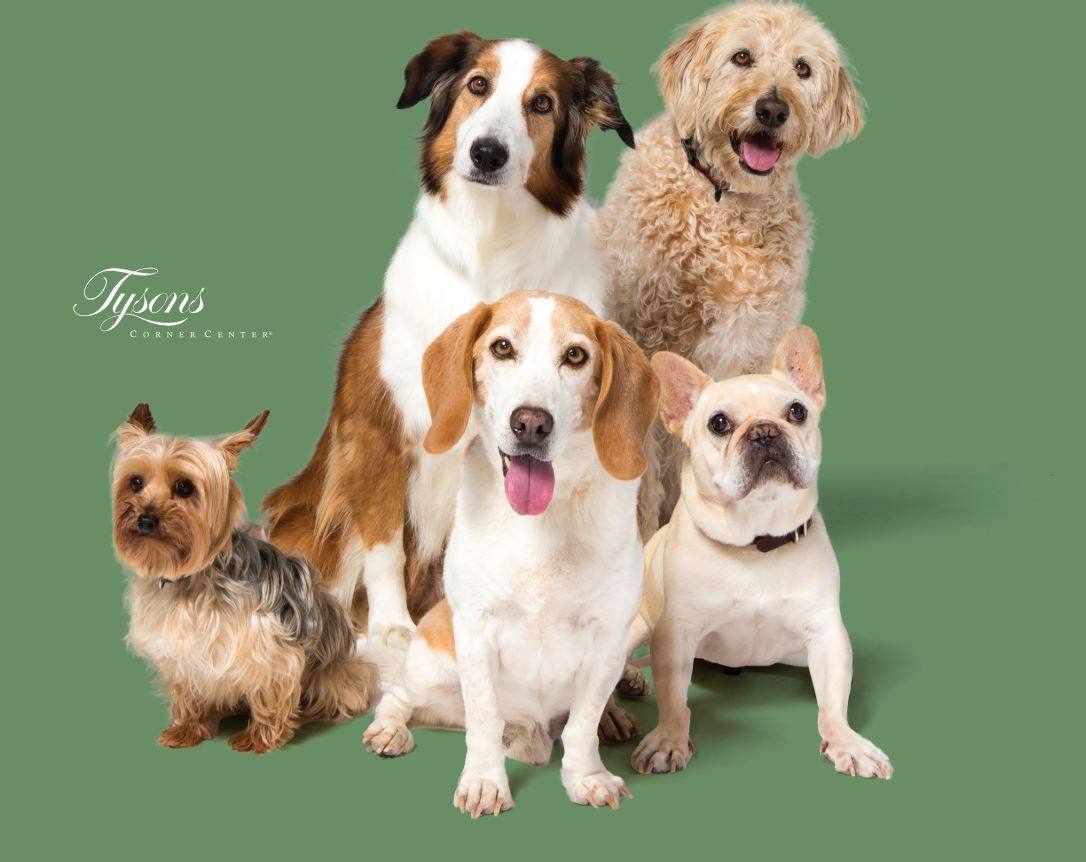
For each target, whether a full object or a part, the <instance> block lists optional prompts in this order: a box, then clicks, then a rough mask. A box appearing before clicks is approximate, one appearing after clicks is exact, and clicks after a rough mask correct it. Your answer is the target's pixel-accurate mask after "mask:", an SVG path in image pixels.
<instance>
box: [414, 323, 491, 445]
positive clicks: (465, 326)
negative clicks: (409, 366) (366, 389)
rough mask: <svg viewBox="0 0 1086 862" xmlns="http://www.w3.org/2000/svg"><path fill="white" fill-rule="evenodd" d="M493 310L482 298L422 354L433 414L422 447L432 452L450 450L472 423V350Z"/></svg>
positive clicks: (427, 394) (424, 380)
mask: <svg viewBox="0 0 1086 862" xmlns="http://www.w3.org/2000/svg"><path fill="white" fill-rule="evenodd" d="M492 314H493V309H492V308H491V306H489V305H487V304H486V303H484V302H480V303H479V304H478V305H477V306H475V308H473V309H472V310H471V311H469V312H468V313H467V314H462V315H460V317H458V318H456V320H454V321H453V322H452V323H450V324H449V326H448V328H447V329H446V330H445V331H444V332H442V333H441V335H439V336H438V337H437V338H435V339H434V340H433V342H431V344H430V346H429V347H427V348H426V352H425V353H424V354H423V356H422V388H423V389H424V390H425V391H426V403H427V404H428V405H429V407H430V418H431V422H430V430H429V431H427V432H426V439H424V440H423V441H422V447H423V448H424V449H425V450H426V451H427V452H429V453H430V454H431V455H440V454H441V453H442V452H447V451H449V450H450V449H451V448H452V447H453V446H455V445H456V444H457V442H459V440H460V438H461V437H463V436H464V431H465V430H466V429H467V427H468V419H469V418H470V417H471V403H472V400H473V399H474V395H475V368H474V363H473V361H472V350H473V349H474V347H475V341H476V340H477V339H478V338H479V336H480V335H482V333H483V330H484V329H485V328H486V327H487V325H488V324H489V323H490V318H491V316H492Z"/></svg>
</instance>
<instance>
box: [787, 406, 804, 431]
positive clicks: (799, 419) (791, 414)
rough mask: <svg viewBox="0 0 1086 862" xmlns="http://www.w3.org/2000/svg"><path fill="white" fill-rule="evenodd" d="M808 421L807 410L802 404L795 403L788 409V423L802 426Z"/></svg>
mask: <svg viewBox="0 0 1086 862" xmlns="http://www.w3.org/2000/svg"><path fill="white" fill-rule="evenodd" d="M806 419H807V408H806V407H804V406H803V405H802V404H800V403H799V402H798V401H793V402H792V406H791V407H789V408H788V421H789V422H795V423H796V424H797V425H801V424H803V422H804V421H805V420H806Z"/></svg>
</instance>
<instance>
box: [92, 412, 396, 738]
mask: <svg viewBox="0 0 1086 862" xmlns="http://www.w3.org/2000/svg"><path fill="white" fill-rule="evenodd" d="M267 418H268V411H266V410H265V411H264V412H263V413H261V414H260V415H259V416H257V417H256V418H255V419H253V420H252V421H251V422H249V424H248V425H246V426H245V427H244V428H243V429H242V430H241V431H239V432H238V433H236V434H231V435H229V436H227V437H223V438H220V439H217V440H198V439H188V438H181V437H170V436H167V435H165V434H159V433H157V431H156V429H155V422H154V419H153V418H152V417H151V411H150V409H149V408H148V406H147V405H146V404H140V405H138V406H137V407H136V409H135V410H133V411H132V415H131V416H129V417H128V421H127V422H126V423H125V424H123V425H122V426H121V427H120V428H119V429H117V434H116V440H117V458H116V461H115V464H114V470H113V522H114V524H113V541H114V545H115V547H116V550H117V556H118V558H119V559H120V560H121V562H122V563H124V564H125V565H126V566H127V567H129V568H130V569H131V570H132V572H133V573H134V575H133V577H132V578H131V580H130V582H129V587H128V605H129V610H130V613H131V624H130V627H129V632H128V643H129V645H130V646H131V647H132V649H133V650H134V651H135V652H136V653H138V654H139V655H140V656H142V657H143V658H144V659H146V660H147V662H148V663H150V664H151V665H152V666H153V667H154V668H155V669H156V670H157V671H158V676H159V679H160V681H161V683H162V685H163V687H164V689H165V693H166V694H167V695H168V697H169V699H170V715H171V719H172V721H171V723H170V726H169V727H168V728H167V729H166V730H165V731H163V733H162V735H161V736H160V737H159V742H160V743H161V744H162V745H164V746H166V747H168V748H186V747H189V746H193V745H198V744H199V743H201V742H203V741H204V740H205V739H211V738H212V737H213V736H214V735H215V732H216V729H217V726H218V721H219V719H220V717H222V716H224V715H229V714H233V713H241V712H248V714H249V724H248V726H247V727H246V728H245V729H244V730H242V731H241V732H239V733H237V734H235V735H234V736H232V737H231V738H230V741H229V744H230V747H231V748H234V749H236V750H238V751H251V752H254V753H257V754H259V753H263V752H267V751H272V750H273V749H276V748H278V747H279V746H281V745H283V743H285V742H286V741H287V740H289V739H290V738H291V736H292V735H293V734H294V731H295V729H296V728H297V727H298V726H299V725H300V724H301V723H302V722H304V721H309V720H325V721H337V720H342V719H346V718H350V717H352V716H355V715H360V714H362V713H363V712H365V711H366V709H367V708H368V707H369V704H370V700H371V698H372V696H373V694H374V692H375V691H376V690H377V671H376V668H375V667H374V666H373V665H372V664H369V663H367V662H364V661H363V660H362V659H361V658H359V657H358V656H357V655H356V654H355V635H354V631H353V629H352V627H351V624H350V622H349V621H348V619H347V617H346V615H345V612H344V611H343V610H342V609H341V607H340V606H339V604H338V603H337V602H335V601H334V600H333V599H332V597H331V596H330V594H329V593H327V592H326V591H325V590H324V589H323V588H322V587H321V585H320V576H319V574H318V573H317V572H316V571H315V570H314V569H313V568H311V567H310V566H309V565H308V564H307V563H306V562H305V561H304V560H301V559H298V558H296V557H290V556H287V555H286V554H284V553H282V552H281V551H279V550H277V549H276V548H275V547H274V546H273V545H271V544H270V543H268V542H266V541H263V539H262V538H261V537H260V535H259V530H258V529H257V528H255V527H253V526H252V525H248V524H246V523H245V522H244V521H243V515H244V511H245V504H244V500H243V498H242V493H241V489H240V488H239V487H238V485H237V483H236V482H235V481H234V480H233V478H232V476H231V471H233V469H234V468H235V467H236V466H237V460H238V456H239V455H240V453H241V452H242V450H244V449H246V448H248V447H249V446H251V445H252V443H253V441H254V440H255V439H256V437H257V435H258V434H260V432H261V430H262V429H263V427H264V423H265V422H266V421H267Z"/></svg>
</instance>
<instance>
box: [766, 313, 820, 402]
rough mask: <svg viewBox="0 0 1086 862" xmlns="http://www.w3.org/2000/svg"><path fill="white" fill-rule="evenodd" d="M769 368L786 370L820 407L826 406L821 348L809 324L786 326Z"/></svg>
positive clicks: (779, 371) (781, 372) (779, 372)
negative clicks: (787, 328) (786, 330)
mask: <svg viewBox="0 0 1086 862" xmlns="http://www.w3.org/2000/svg"><path fill="white" fill-rule="evenodd" d="M773 371H774V372H776V373H778V374H786V375H788V376H789V377H791V378H792V380H793V382H794V383H795V384H796V386H798V387H799V389H800V391H801V392H803V394H804V395H806V396H807V397H808V398H810V399H811V400H812V401H814V403H815V405H816V406H817V407H818V409H819V410H821V409H822V408H823V407H825V406H826V381H825V378H823V376H822V350H821V348H819V346H818V336H817V335H815V331H814V330H813V329H811V327H809V326H796V327H793V328H792V329H789V330H788V332H786V333H785V334H784V338H782V339H781V343H780V345H779V346H778V347H777V355H776V356H774V357H773Z"/></svg>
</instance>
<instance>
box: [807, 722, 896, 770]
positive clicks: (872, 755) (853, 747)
mask: <svg viewBox="0 0 1086 862" xmlns="http://www.w3.org/2000/svg"><path fill="white" fill-rule="evenodd" d="M818 752H819V754H821V755H822V756H823V757H825V758H826V760H828V761H829V762H830V763H832V764H833V768H834V769H836V770H837V771H838V772H840V773H841V774H843V775H852V776H858V777H859V778H887V779H888V778H890V777H891V776H892V775H893V774H894V767H893V766H891V765H890V758H889V757H887V756H886V753H885V752H884V751H883V750H882V749H881V748H879V747H878V746H877V745H875V743H873V742H871V740H869V739H864V738H863V737H862V736H860V734H858V733H856V732H855V731H851V730H850V731H847V732H845V733H841V734H838V735H835V736H833V737H830V738H829V739H823V740H822V745H821V746H819V749H818Z"/></svg>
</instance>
